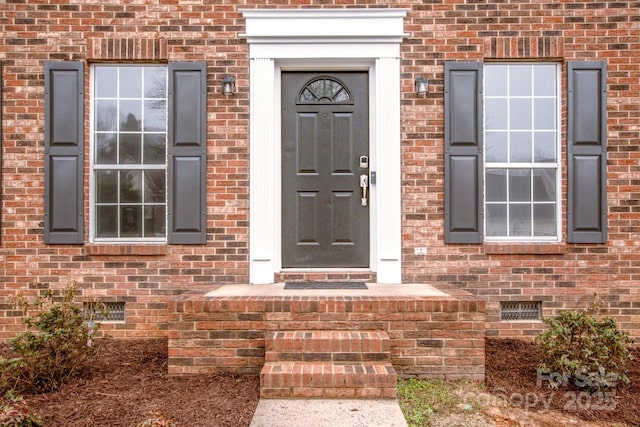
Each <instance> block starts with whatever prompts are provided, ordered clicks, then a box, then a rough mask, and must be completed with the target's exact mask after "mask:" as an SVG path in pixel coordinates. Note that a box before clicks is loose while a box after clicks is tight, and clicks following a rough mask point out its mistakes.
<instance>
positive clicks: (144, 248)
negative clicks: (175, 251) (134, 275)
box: [84, 244, 168, 256]
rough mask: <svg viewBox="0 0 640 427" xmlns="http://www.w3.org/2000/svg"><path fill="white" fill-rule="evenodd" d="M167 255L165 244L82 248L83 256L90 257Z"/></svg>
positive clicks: (106, 245) (108, 245)
mask: <svg viewBox="0 0 640 427" xmlns="http://www.w3.org/2000/svg"><path fill="white" fill-rule="evenodd" d="M167 253H168V247H167V245H166V244H161V245H142V244H124V245H123V244H92V245H85V246H84V254H85V255H92V256H130V255H136V256H158V255H167Z"/></svg>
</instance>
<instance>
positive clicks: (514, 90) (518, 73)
mask: <svg viewBox="0 0 640 427" xmlns="http://www.w3.org/2000/svg"><path fill="white" fill-rule="evenodd" d="M531 75H532V66H531V65H512V66H510V67H509V95H510V96H531V95H532V93H531Z"/></svg>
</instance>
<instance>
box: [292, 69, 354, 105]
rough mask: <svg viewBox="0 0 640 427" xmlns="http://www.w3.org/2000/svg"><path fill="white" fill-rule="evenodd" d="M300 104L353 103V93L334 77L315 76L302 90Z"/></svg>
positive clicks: (299, 98) (299, 97)
mask: <svg viewBox="0 0 640 427" xmlns="http://www.w3.org/2000/svg"><path fill="white" fill-rule="evenodd" d="M297 103H298V104H353V100H352V99H351V93H350V92H349V89H347V88H346V87H345V85H344V84H342V82H340V81H339V80H338V79H334V78H333V77H327V76H321V77H315V78H314V79H312V80H311V81H309V82H308V83H307V84H306V85H305V86H304V87H303V88H302V90H301V91H300V95H299V96H298V102H297Z"/></svg>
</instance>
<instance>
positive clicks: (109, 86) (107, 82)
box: [94, 67, 118, 98]
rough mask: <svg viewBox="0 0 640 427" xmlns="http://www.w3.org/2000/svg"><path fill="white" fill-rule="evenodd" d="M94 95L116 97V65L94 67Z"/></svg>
mask: <svg viewBox="0 0 640 427" xmlns="http://www.w3.org/2000/svg"><path fill="white" fill-rule="evenodd" d="M94 72H95V86H96V96H97V97H98V98H116V97H117V96H118V91H117V87H118V69H117V68H116V67H96V68H95V70H94Z"/></svg>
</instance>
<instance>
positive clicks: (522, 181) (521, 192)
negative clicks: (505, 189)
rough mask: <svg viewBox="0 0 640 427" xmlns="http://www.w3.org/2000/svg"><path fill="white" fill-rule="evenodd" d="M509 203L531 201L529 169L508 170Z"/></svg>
mask: <svg viewBox="0 0 640 427" xmlns="http://www.w3.org/2000/svg"><path fill="white" fill-rule="evenodd" d="M509 201H512V202H530V201H531V170H530V169H510V170H509Z"/></svg>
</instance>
